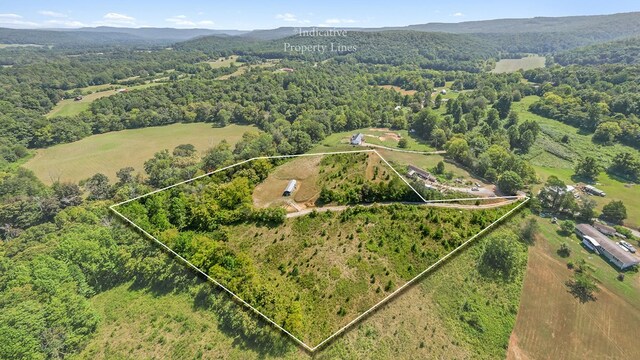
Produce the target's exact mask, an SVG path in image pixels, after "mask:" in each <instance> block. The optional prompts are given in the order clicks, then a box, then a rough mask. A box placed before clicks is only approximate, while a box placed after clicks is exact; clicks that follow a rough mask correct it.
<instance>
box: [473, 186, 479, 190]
mask: <svg viewBox="0 0 640 360" xmlns="http://www.w3.org/2000/svg"><path fill="white" fill-rule="evenodd" d="M471 191H480V189H478V188H477V187H475V186H474V187H472V188H471Z"/></svg>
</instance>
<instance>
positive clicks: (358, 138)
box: [351, 133, 364, 145]
mask: <svg viewBox="0 0 640 360" xmlns="http://www.w3.org/2000/svg"><path fill="white" fill-rule="evenodd" d="M363 141H364V134H362V133H358V134H355V135H353V136H352V137H351V145H361V144H362V142H363Z"/></svg>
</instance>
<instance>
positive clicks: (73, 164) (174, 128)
mask: <svg viewBox="0 0 640 360" xmlns="http://www.w3.org/2000/svg"><path fill="white" fill-rule="evenodd" d="M249 130H255V128H254V127H250V126H238V125H230V126H227V127H224V128H215V127H212V125H211V124H207V123H194V124H173V125H167V126H159V127H150V128H144V129H134V130H122V131H117V132H110V133H106V134H100V135H93V136H90V137H88V138H85V139H82V140H79V141H76V142H73V143H69V144H61V145H56V146H53V147H50V148H46V149H38V150H36V155H35V156H34V157H33V158H32V159H31V160H29V161H28V162H27V163H26V164H25V165H24V167H26V168H27V169H30V170H33V172H35V174H36V176H38V178H39V179H41V180H42V181H43V182H45V183H46V184H51V183H52V182H54V181H55V180H60V181H71V182H77V181H80V180H82V179H86V178H88V177H90V176H92V175H94V174H96V173H98V172H100V173H103V174H105V175H107V176H108V177H109V178H110V179H112V180H113V179H115V175H116V172H117V171H118V170H119V169H121V168H124V167H127V166H131V167H133V168H134V169H136V171H138V172H144V162H145V161H147V160H149V159H150V158H152V157H153V154H155V153H156V152H158V151H161V150H163V149H168V150H169V151H171V150H173V148H174V147H176V146H178V145H180V144H193V145H194V146H195V147H196V148H197V149H198V150H199V151H204V150H206V149H208V148H210V147H212V146H214V145H215V144H217V143H219V142H220V141H222V140H223V139H226V140H227V141H228V142H229V143H230V144H232V145H233V144H235V143H236V142H237V141H238V140H240V138H241V137H242V134H244V133H245V132H246V131H249Z"/></svg>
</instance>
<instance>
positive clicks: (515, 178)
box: [497, 171, 524, 195]
mask: <svg viewBox="0 0 640 360" xmlns="http://www.w3.org/2000/svg"><path fill="white" fill-rule="evenodd" d="M497 185H498V189H500V191H501V192H502V193H503V194H505V195H515V194H516V193H517V192H518V190H520V189H522V188H523V187H524V182H523V181H522V178H521V177H520V175H518V174H517V173H516V172H514V171H506V172H505V173H504V174H502V175H500V177H499V178H498V184H497Z"/></svg>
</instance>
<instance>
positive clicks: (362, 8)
mask: <svg viewBox="0 0 640 360" xmlns="http://www.w3.org/2000/svg"><path fill="white" fill-rule="evenodd" d="M630 11H640V2H639V1H638V0H613V1H602V0H597V1H596V0H536V1H513V0H508V1H507V0H483V1H474V0H454V1H446V0H443V1H427V0H409V1H406V0H405V1H389V0H387V1H380V0H369V1H362V0H316V1H309V0H297V1H293V0H264V1H258V0H254V1H247V0H233V1H220V0H208V1H205V0H201V1H193V0H173V1H167V0H153V1H152V0H128V1H121V0H111V1H96V0H93V1H92V0H89V1H87V0H82V1H78V0H64V1H62V0H60V1H51V0H49V1H44V0H18V1H9V0H2V3H1V4H0V27H10V28H78V27H87V26H89V27H92V26H117V27H173V28H208V29H241V30H251V29H271V28H277V27H281V26H293V27H299V26H318V27H319V26H323V27H382V26H404V25H412V24H424V23H429V22H448V23H451V22H462V21H473V20H489V19H501V18H528V17H534V16H571V15H598V14H613V13H619V12H630Z"/></svg>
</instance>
